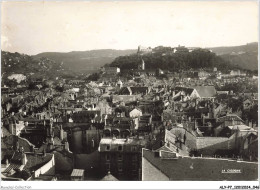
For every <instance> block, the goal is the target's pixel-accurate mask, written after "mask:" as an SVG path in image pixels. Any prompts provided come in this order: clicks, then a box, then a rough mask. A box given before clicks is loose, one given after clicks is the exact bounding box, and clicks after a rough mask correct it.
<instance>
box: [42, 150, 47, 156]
mask: <svg viewBox="0 0 260 190" xmlns="http://www.w3.org/2000/svg"><path fill="white" fill-rule="evenodd" d="M42 156H43V157H45V156H46V150H45V148H44V149H43V151H42Z"/></svg>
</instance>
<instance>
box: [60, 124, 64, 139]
mask: <svg viewBox="0 0 260 190" xmlns="http://www.w3.org/2000/svg"><path fill="white" fill-rule="evenodd" d="M63 138H64V136H63V128H62V126H60V140H63Z"/></svg>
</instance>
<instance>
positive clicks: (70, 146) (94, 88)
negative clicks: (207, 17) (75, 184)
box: [1, 47, 258, 181]
mask: <svg viewBox="0 0 260 190" xmlns="http://www.w3.org/2000/svg"><path fill="white" fill-rule="evenodd" d="M138 51H145V52H150V49H149V48H148V49H145V48H142V47H139V49H138ZM177 51H186V49H185V48H184V47H178V48H177ZM119 73H120V69H119V68H117V67H104V68H103V69H102V73H101V76H100V78H99V79H98V81H84V80H65V79H57V80H56V81H49V86H48V87H46V88H42V87H41V86H40V87H39V88H38V89H30V90H29V89H28V88H26V86H23V87H19V88H18V87H17V88H12V89H11V88H8V87H2V97H1V102H2V104H1V106H2V109H1V114H2V126H1V135H2V136H1V145H2V146H1V166H2V167H1V168H2V169H1V178H2V180H104V181H107V180H233V181H234V180H256V179H257V178H258V175H257V166H258V164H257V162H258V131H257V129H258V121H257V120H254V119H251V120H250V119H247V120H243V119H241V112H242V111H243V110H250V109H251V108H252V107H254V106H257V105H258V95H257V94H256V93H243V94H235V93H233V91H232V89H231V90H229V91H217V90H216V86H219V85H220V86H221V85H225V84H231V83H236V82H238V81H240V80H241V81H248V82H250V83H257V80H256V79H252V78H249V77H247V76H245V75H242V73H241V72H240V71H239V72H238V71H231V72H230V75H229V76H228V77H226V76H225V77H220V75H219V74H220V73H218V71H217V68H214V70H213V71H205V70H199V71H193V74H194V73H196V74H195V75H193V77H191V75H188V74H187V73H185V72H183V73H178V74H177V73H169V72H167V71H162V70H160V69H158V71H157V72H156V71H154V74H151V73H153V72H152V71H147V70H146V68H145V63H144V61H143V60H140V68H138V69H137V70H136V71H135V72H134V76H133V77H132V78H131V79H129V78H127V77H124V76H122V75H120V76H119V75H118V74H119ZM161 74H165V75H167V77H168V79H164V78H158V77H157V76H159V75H161ZM212 76H214V77H212ZM37 83H39V85H41V81H37ZM57 86H59V87H63V88H62V89H63V90H60V88H57ZM21 88H22V90H21ZM239 98H240V99H242V104H243V106H242V108H239V109H234V107H232V104H230V102H229V101H227V100H232V99H235V100H237V99H239ZM204 168H207V169H204Z"/></svg>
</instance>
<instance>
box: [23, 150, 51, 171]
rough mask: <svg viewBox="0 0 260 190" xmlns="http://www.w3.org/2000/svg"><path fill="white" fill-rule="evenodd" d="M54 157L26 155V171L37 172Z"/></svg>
mask: <svg viewBox="0 0 260 190" xmlns="http://www.w3.org/2000/svg"><path fill="white" fill-rule="evenodd" d="M52 156H53V155H52V154H48V153H46V155H45V156H44V155H43V154H36V155H34V154H33V153H32V154H26V157H27V163H26V164H25V166H24V170H29V171H33V170H34V171H35V170H37V169H39V168H40V167H42V166H44V165H45V164H46V163H47V162H49V161H50V160H51V159H52Z"/></svg>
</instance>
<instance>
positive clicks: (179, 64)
mask: <svg viewBox="0 0 260 190" xmlns="http://www.w3.org/2000/svg"><path fill="white" fill-rule="evenodd" d="M141 59H143V60H144V61H145V66H146V69H157V68H160V69H165V70H169V71H177V72H178V71H180V70H188V69H200V68H204V69H210V68H212V69H213V68H214V67H217V68H218V70H221V71H223V72H227V70H229V69H235V68H240V67H238V66H235V65H231V64H230V62H229V61H226V60H225V59H223V58H222V57H220V56H217V55H216V54H215V53H213V52H210V51H209V50H206V49H195V50H193V51H191V52H181V53H177V52H176V53H173V52H172V51H169V52H161V51H159V52H153V53H147V54H143V55H138V54H132V55H129V56H120V57H118V58H116V59H115V60H114V61H113V62H112V63H111V64H110V66H117V67H119V68H120V69H121V70H123V71H124V70H129V69H137V68H138V64H140V61H141Z"/></svg>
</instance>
